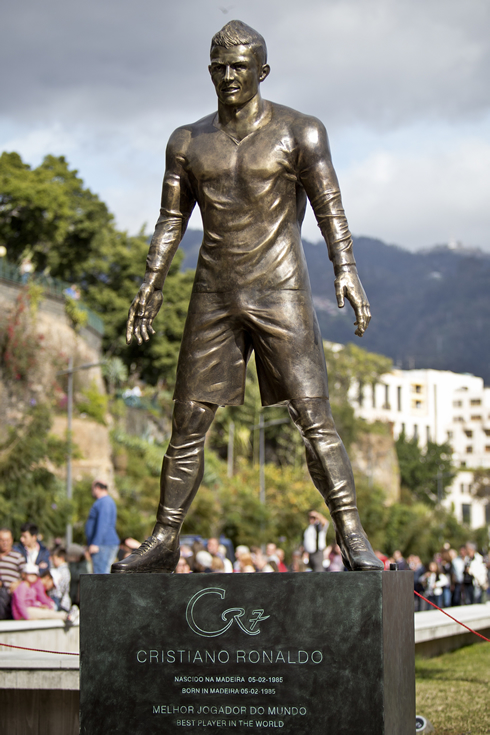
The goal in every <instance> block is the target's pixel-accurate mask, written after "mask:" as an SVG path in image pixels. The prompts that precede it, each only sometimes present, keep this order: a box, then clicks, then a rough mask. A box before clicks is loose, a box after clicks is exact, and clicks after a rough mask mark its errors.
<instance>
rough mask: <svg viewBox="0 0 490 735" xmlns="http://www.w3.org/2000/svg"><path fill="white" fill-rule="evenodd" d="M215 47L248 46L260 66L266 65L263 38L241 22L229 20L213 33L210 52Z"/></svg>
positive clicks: (265, 49) (265, 50)
mask: <svg viewBox="0 0 490 735" xmlns="http://www.w3.org/2000/svg"><path fill="white" fill-rule="evenodd" d="M215 46H221V47H222V48H231V47H232V46H250V47H251V49H252V51H253V52H254V55H255V58H256V59H257V62H258V63H259V65H260V66H263V65H264V64H265V63H267V46H266V45H265V41H264V38H263V36H261V35H260V33H257V31H254V29H253V28H250V26H248V25H247V24H246V23H242V21H241V20H230V22H229V23H227V24H226V25H225V26H223V28H222V29H221V30H220V31H218V33H215V34H214V36H213V39H212V41H211V51H212V50H213V48H215Z"/></svg>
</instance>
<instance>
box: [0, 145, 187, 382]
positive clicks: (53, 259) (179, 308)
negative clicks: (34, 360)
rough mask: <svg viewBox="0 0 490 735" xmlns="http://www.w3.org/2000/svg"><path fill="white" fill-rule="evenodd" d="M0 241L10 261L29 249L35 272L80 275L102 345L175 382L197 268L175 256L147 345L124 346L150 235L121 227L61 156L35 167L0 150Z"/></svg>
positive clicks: (69, 278)
mask: <svg viewBox="0 0 490 735" xmlns="http://www.w3.org/2000/svg"><path fill="white" fill-rule="evenodd" d="M0 242H2V243H4V244H5V245H6V247H7V257H8V259H9V261H10V262H12V263H14V264H19V263H20V262H21V261H22V260H23V258H25V257H29V259H30V260H31V262H32V264H33V266H34V270H35V273H43V274H45V275H49V276H52V277H53V278H58V279H62V280H63V281H66V282H68V283H76V284H77V285H78V286H79V288H80V289H81V292H82V298H83V301H84V302H85V304H86V305H87V306H89V307H90V308H91V309H93V310H94V311H96V312H97V313H98V314H99V315H100V316H101V317H102V319H103V321H104V326H105V335H104V349H105V350H106V351H107V352H109V354H110V355H111V356H119V357H121V359H123V360H124V362H125V363H126V365H127V366H128V367H129V366H131V365H132V366H133V371H136V372H138V373H139V374H140V375H141V377H142V378H144V379H145V380H147V381H149V382H151V383H156V382H157V381H158V380H159V379H162V380H163V382H164V383H165V384H167V385H169V386H172V385H173V382H174V376H175V368H176V365H177V358H178V352H179V348H180V340H181V337H182V331H183V328H184V323H185V317H186V314H187V307H188V302H189V298H190V293H191V289H192V282H193V272H192V271H187V272H186V273H180V272H179V266H180V263H181V261H182V257H183V256H182V255H181V254H180V253H178V254H177V256H176V257H175V258H174V262H173V263H172V266H171V268H170V271H169V274H168V277H167V281H166V285H165V291H164V305H163V307H162V310H161V313H160V315H159V316H158V319H157V321H156V323H155V329H156V332H157V333H156V334H155V335H153V337H152V339H151V341H150V343H148V344H146V345H144V347H138V346H137V345H135V344H133V345H132V346H131V347H130V348H129V349H128V348H127V346H126V342H125V334H126V319H127V313H128V309H129V305H130V303H131V301H132V299H133V297H134V296H135V294H136V292H137V290H138V288H139V286H140V283H141V279H142V276H143V274H144V270H145V260H146V256H147V252H148V238H147V237H146V235H145V234H144V233H143V231H141V232H140V233H139V235H137V236H134V237H131V236H129V235H128V234H127V233H126V232H120V231H118V230H117V228H116V227H115V224H114V218H113V216H112V214H111V213H110V212H109V210H108V208H107V206H106V205H105V204H104V202H102V201H101V200H100V199H99V197H98V196H97V195H96V194H94V193H92V192H91V191H90V189H88V188H86V187H84V184H83V181H82V179H81V178H80V177H79V176H78V172H77V171H75V170H71V169H70V168H69V166H68V163H67V161H66V160H65V158H64V157H63V156H60V157H55V156H46V157H45V159H44V161H43V162H42V163H41V164H40V166H38V167H37V168H34V169H31V167H30V166H29V165H27V164H26V163H23V161H22V159H21V157H20V156H19V155H18V154H17V153H3V154H2V155H1V156H0Z"/></svg>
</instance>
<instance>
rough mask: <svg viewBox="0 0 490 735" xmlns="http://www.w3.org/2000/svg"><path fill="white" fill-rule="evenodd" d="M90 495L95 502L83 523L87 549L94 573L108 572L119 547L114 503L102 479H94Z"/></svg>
mask: <svg viewBox="0 0 490 735" xmlns="http://www.w3.org/2000/svg"><path fill="white" fill-rule="evenodd" d="M92 495H93V497H94V498H95V503H94V504H93V505H92V507H91V509H90V513H89V516H88V520H87V523H86V524H85V536H86V538H87V544H88V551H89V554H90V556H91V557H92V565H93V571H94V574H109V572H110V570H111V564H112V562H113V561H114V559H115V558H116V554H117V550H118V548H119V536H118V535H117V533H116V518H117V509H116V504H115V502H114V500H113V499H112V498H111V496H110V495H109V491H108V487H107V485H106V483H105V482H104V481H103V480H94V482H93V483H92Z"/></svg>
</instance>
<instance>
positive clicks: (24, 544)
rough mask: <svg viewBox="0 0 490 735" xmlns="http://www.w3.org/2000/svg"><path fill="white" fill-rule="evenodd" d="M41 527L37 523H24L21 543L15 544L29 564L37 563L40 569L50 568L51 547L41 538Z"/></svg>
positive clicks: (15, 548) (21, 528) (21, 530)
mask: <svg viewBox="0 0 490 735" xmlns="http://www.w3.org/2000/svg"><path fill="white" fill-rule="evenodd" d="M38 536H39V529H38V527H37V526H36V524H35V523H23V524H22V526H21V527H20V543H17V544H15V545H14V550H15V551H20V553H21V554H22V556H23V557H24V559H25V560H26V562H27V563H28V564H36V566H38V567H39V570H40V571H42V570H43V569H49V568H50V566H51V562H50V560H49V549H47V548H46V546H44V544H43V543H42V542H41V541H40V540H39V538H38Z"/></svg>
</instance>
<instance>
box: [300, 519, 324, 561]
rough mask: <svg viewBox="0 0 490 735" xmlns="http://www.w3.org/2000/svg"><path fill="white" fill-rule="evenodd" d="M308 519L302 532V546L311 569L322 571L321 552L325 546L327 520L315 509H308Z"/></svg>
mask: <svg viewBox="0 0 490 735" xmlns="http://www.w3.org/2000/svg"><path fill="white" fill-rule="evenodd" d="M308 521H309V524H310V525H309V526H308V527H307V528H306V530H305V532H304V534H303V546H304V549H305V551H306V553H307V554H308V558H309V564H310V567H311V569H312V570H313V571H314V572H324V571H325V569H324V566H323V552H324V551H325V548H326V546H327V531H328V521H327V519H326V518H325V516H323V515H322V514H321V513H319V512H318V511H316V510H310V512H309V513H308Z"/></svg>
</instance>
